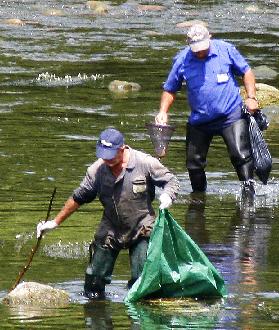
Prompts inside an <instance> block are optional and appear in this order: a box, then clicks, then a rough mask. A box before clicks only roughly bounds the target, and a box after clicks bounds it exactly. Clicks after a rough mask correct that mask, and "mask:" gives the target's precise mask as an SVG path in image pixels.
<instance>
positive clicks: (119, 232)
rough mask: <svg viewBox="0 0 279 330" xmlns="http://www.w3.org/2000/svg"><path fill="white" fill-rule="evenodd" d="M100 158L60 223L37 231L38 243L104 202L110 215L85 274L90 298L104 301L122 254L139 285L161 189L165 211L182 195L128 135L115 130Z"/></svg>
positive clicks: (105, 138) (105, 135) (102, 140)
mask: <svg viewBox="0 0 279 330" xmlns="http://www.w3.org/2000/svg"><path fill="white" fill-rule="evenodd" d="M96 156H97V157H98V160H97V161H95V162H94V163H93V164H92V165H91V166H89V167H88V169H87V172H86V175H85V177H84V179H83V180H82V182H81V184H80V186H79V187H78V188H77V189H76V190H74V192H73V195H72V196H71V197H70V198H69V199H68V200H67V202H66V203H65V205H64V207H63V208H62V209H61V211H60V212H59V213H58V214H57V216H56V217H55V219H53V220H50V221H46V222H40V223H39V224H38V226H37V237H40V236H41V235H42V234H43V233H45V232H47V231H49V230H51V229H54V228H56V227H58V226H59V225H60V224H61V223H62V222H63V221H64V220H65V219H66V218H68V217H69V216H70V215H71V214H72V213H73V212H75V211H76V210H77V209H78V208H79V207H80V206H81V205H82V204H84V203H90V202H92V201H93V200H94V199H95V198H96V197H98V198H99V200H100V202H101V203H102V205H103V207H104V212H103V216H102V219H101V222H100V224H99V227H98V229H97V232H96V234H95V239H94V242H93V243H92V244H91V246H90V248H91V249H90V262H89V265H88V267H87V270H86V274H85V285H84V291H85V295H86V296H87V297H89V298H98V297H100V296H101V297H102V296H103V295H104V292H105V285H106V284H108V283H110V282H111V275H112V272H113V268H114V264H115V261H116V258H117V256H118V254H119V252H120V250H121V249H125V248H128V249H129V256H130V266H131V279H130V281H129V282H128V286H129V287H130V286H131V285H132V284H133V283H134V282H135V281H136V280H137V278H138V277H139V276H140V274H141V271H142V269H143V265H144V262H145V259H146V252H147V246H148V240H149V236H150V234H151V230H152V228H153V225H154V221H155V211H154V209H153V207H152V202H153V200H154V198H155V187H156V186H157V187H159V188H162V194H161V195H160V197H159V199H160V208H161V209H164V208H168V207H170V206H171V204H172V202H173V200H174V199H175V197H176V194H177V192H178V189H179V184H178V180H177V178H176V177H175V176H174V175H173V174H172V173H170V171H169V170H168V169H167V168H166V167H165V166H163V165H162V164H161V163H160V162H159V160H158V159H156V158H154V157H152V156H150V155H148V154H145V153H143V152H140V151H138V150H135V149H132V148H130V147H129V146H127V145H125V144H124V137H123V135H122V133H120V132H119V131H118V130H116V129H114V128H108V129H106V130H104V131H103V132H102V133H101V134H100V137H99V140H98V141H97V145H96ZM92 251H93V252H92Z"/></svg>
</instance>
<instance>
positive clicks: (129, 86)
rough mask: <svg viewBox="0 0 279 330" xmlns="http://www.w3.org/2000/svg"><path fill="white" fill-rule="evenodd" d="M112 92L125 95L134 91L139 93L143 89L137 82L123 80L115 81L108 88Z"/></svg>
mask: <svg viewBox="0 0 279 330" xmlns="http://www.w3.org/2000/svg"><path fill="white" fill-rule="evenodd" d="M108 88H109V90H110V91H111V92H116V93H123V92H124V93H125V92H130V91H134V92H137V91H139V90H140V89H141V86H140V85H139V84H138V83H135V82H129V81H123V80H113V81H111V82H110V84H109V86H108Z"/></svg>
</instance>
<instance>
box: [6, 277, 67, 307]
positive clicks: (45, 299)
mask: <svg viewBox="0 0 279 330" xmlns="http://www.w3.org/2000/svg"><path fill="white" fill-rule="evenodd" d="M3 303H4V304H7V305H36V306H49V307H53V306H65V305H67V304H69V303H70V296H69V294H68V293H67V292H66V291H64V290H60V289H55V288H53V287H51V286H50V285H46V284H40V283H37V282H22V283H20V284H18V286H17V287H16V288H15V289H14V290H12V291H11V292H9V293H8V294H7V295H6V296H5V297H4V298H3Z"/></svg>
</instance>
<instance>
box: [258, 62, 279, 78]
mask: <svg viewBox="0 0 279 330" xmlns="http://www.w3.org/2000/svg"><path fill="white" fill-rule="evenodd" d="M253 72H254V74H255V76H256V79H274V78H276V77H277V75H278V73H277V72H276V71H275V70H273V69H271V68H270V67H268V66H267V65H259V66H256V67H254V68H253Z"/></svg>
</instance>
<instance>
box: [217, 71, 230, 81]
mask: <svg viewBox="0 0 279 330" xmlns="http://www.w3.org/2000/svg"><path fill="white" fill-rule="evenodd" d="M228 80H229V75H228V74H227V73H217V82H218V83H224V82H227V81H228Z"/></svg>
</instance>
